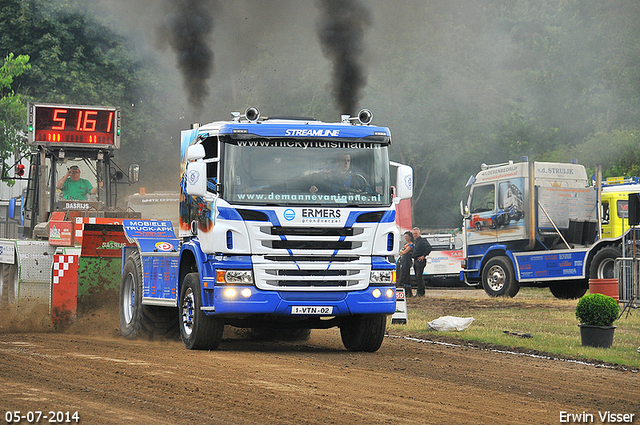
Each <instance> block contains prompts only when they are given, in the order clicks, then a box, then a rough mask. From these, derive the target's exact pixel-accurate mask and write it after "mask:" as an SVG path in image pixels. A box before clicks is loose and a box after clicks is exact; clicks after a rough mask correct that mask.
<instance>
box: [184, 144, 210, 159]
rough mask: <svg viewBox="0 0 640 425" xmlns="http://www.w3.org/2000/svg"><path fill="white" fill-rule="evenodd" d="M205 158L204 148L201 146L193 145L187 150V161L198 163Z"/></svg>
mask: <svg viewBox="0 0 640 425" xmlns="http://www.w3.org/2000/svg"><path fill="white" fill-rule="evenodd" d="M204 156H205V153H204V146H202V145H201V144H197V145H191V146H189V147H188V148H187V155H186V160H187V161H197V160H199V159H202V158H204Z"/></svg>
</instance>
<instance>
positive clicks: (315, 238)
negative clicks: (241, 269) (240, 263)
mask: <svg viewBox="0 0 640 425" xmlns="http://www.w3.org/2000/svg"><path fill="white" fill-rule="evenodd" d="M251 227H252V228H253V232H252V233H253V235H254V237H255V240H256V242H258V244H259V246H260V248H259V249H257V250H256V251H257V252H256V253H255V254H254V256H253V265H254V273H255V275H254V278H255V283H256V286H257V287H258V288H260V289H263V290H276V291H312V292H313V291H323V290H324V291H326V290H329V291H345V290H346V291H348V290H360V289H364V288H366V287H367V286H368V285H369V278H370V274H371V257H370V255H371V249H372V246H371V245H372V239H373V238H372V236H373V234H374V233H375V231H376V227H375V226H373V225H367V224H365V223H362V224H360V223H354V225H353V226H350V227H335V226H331V225H328V226H326V227H322V226H321V225H317V224H316V225H315V226H310V227H305V226H278V225H275V226H274V225H273V224H271V225H265V223H261V222H255V224H254V225H252V226H251Z"/></svg>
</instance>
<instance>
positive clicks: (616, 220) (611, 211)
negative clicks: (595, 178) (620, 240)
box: [601, 177, 640, 238]
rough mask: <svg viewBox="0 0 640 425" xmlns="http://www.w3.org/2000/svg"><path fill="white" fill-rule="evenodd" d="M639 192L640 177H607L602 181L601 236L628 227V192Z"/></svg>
mask: <svg viewBox="0 0 640 425" xmlns="http://www.w3.org/2000/svg"><path fill="white" fill-rule="evenodd" d="M638 192H640V177H609V178H607V179H605V180H604V181H603V182H602V220H601V225H602V237H603V238H616V237H618V236H621V235H622V234H623V233H624V232H626V231H627V230H628V229H629V194H630V193H638Z"/></svg>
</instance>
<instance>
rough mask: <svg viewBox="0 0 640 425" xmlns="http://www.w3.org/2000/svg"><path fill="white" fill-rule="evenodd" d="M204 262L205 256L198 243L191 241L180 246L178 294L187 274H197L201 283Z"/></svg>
mask: <svg viewBox="0 0 640 425" xmlns="http://www.w3.org/2000/svg"><path fill="white" fill-rule="evenodd" d="M205 261H207V256H206V254H205V253H203V252H202V250H201V249H200V243H199V242H198V241H193V240H191V241H189V242H185V243H183V244H182V246H181V248H180V259H179V261H178V264H179V266H178V293H180V287H181V286H182V282H183V281H184V278H185V276H186V275H187V274H189V273H193V272H197V273H198V276H200V281H201V282H202V273H201V271H202V268H203V264H204V262H205Z"/></svg>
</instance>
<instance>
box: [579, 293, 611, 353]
mask: <svg viewBox="0 0 640 425" xmlns="http://www.w3.org/2000/svg"><path fill="white" fill-rule="evenodd" d="M619 313H620V307H619V306H618V302H617V301H616V300H615V299H613V298H611V297H609V296H607V295H603V294H588V295H585V296H584V297H582V298H580V300H579V301H578V305H577V306H576V317H577V318H578V320H579V321H580V325H579V326H580V337H581V338H582V345H585V346H589V347H603V348H608V347H611V344H613V332H614V330H615V329H616V327H615V326H613V322H614V321H615V320H616V319H617V318H618V314H619Z"/></svg>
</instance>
